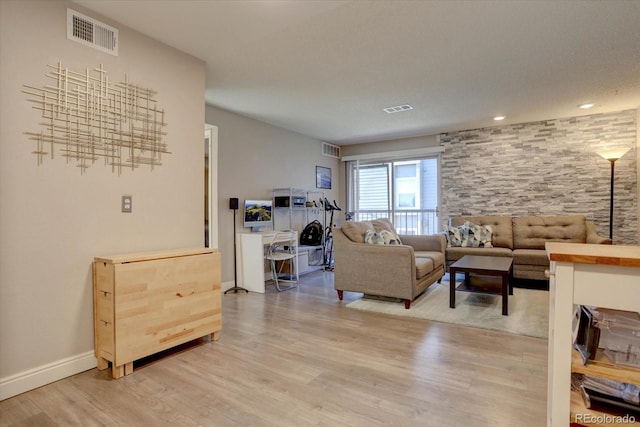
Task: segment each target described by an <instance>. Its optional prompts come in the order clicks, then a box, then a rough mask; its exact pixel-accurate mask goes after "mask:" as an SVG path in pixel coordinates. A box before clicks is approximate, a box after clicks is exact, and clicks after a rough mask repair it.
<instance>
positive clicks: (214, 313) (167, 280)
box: [93, 249, 222, 378]
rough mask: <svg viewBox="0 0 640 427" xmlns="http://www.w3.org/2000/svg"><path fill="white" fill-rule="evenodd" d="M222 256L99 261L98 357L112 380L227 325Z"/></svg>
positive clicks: (192, 253)
mask: <svg viewBox="0 0 640 427" xmlns="http://www.w3.org/2000/svg"><path fill="white" fill-rule="evenodd" d="M220 287H221V276H220V254H219V253H218V251H217V250H215V249H184V250H172V251H161V252H149V253H138V254H125V255H115V256H106V257H95V258H94V262H93V295H94V331H95V354H96V357H97V359H98V369H106V368H107V367H108V366H109V362H111V365H112V375H113V378H120V377H122V376H123V375H128V374H130V373H132V372H133V362H134V361H135V360H138V359H141V358H143V357H146V356H149V355H152V354H154V353H157V352H159V351H162V350H166V349H168V348H171V347H174V346H176V345H179V344H183V343H185V342H187V341H191V340H194V339H197V338H201V337H204V336H206V335H211V338H212V339H213V340H217V339H218V333H219V331H220V329H221V326H222V325H221V323H222V308H221V303H222V301H221V293H220V292H221V289H220Z"/></svg>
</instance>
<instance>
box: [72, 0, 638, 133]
mask: <svg viewBox="0 0 640 427" xmlns="http://www.w3.org/2000/svg"><path fill="white" fill-rule="evenodd" d="M75 3H78V4H80V5H82V6H84V7H86V8H88V9H91V10H94V11H96V12H98V13H100V14H103V15H105V16H107V17H108V18H111V19H113V20H115V21H118V22H120V23H121V24H124V25H126V26H128V27H131V28H134V29H136V30H138V31H139V32H141V33H143V34H146V35H148V36H150V37H152V38H154V39H157V40H160V41H162V42H163V43H165V44H167V45H170V46H173V47H175V48H177V49H180V50H182V51H184V52H187V53H190V54H191V55H194V56H196V57H198V58H201V59H202V60H204V61H205V62H206V64H207V90H206V94H205V98H206V102H207V104H210V105H214V106H217V107H220V108H223V109H227V110H230V111H234V112H237V113H239V114H242V115H245V116H249V117H252V118H255V119H258V120H262V121H264V122H267V123H270V124H273V125H276V126H280V127H283V128H286V129H290V130H293V131H296V132H299V133H302V134H305V135H309V136H311V137H315V138H318V139H321V140H324V141H329V142H333V143H336V144H340V145H345V144H353V143H361V142H369V141H378V140H386V139H395V138H403V137H411V136H418V135H432V134H437V133H441V132H447V131H453V130H464V129H473V128H480V127H486V126H494V125H495V124H496V122H494V121H493V120H492V117H494V116H495V115H505V116H506V117H507V118H506V120H504V121H503V122H501V123H505V124H506V123H522V122H529V121H537V120H545V119H551V118H561V117H571V116H578V115H584V114H595V113H602V112H609V111H619V110H624V109H633V108H638V107H639V106H640V1H639V0H629V1H616V0H610V1H579V0H562V1H561V0H554V1H516V0H511V1H509V0H501V1H473V0H472V1H456V0H452V1H447V0H431V1H428V0H425V1H391V0H387V1H383V0H378V1H365V0H356V1H319V0H316V1H303V0H293V1H257V0H253V1H248V0H246V1H242V0H237V1H221V0H218V1H205V0H199V1H195V0H164V1H150V0H147V1H142V0H139V1H130V0H75ZM587 101H590V102H593V103H595V104H596V106H595V107H594V108H592V109H591V110H581V109H579V108H577V105H578V104H580V103H583V102H587ZM401 104H410V105H412V106H413V110H410V111H407V112H401V113H395V114H387V113H385V112H383V111H382V109H383V108H385V107H390V106H396V105H401Z"/></svg>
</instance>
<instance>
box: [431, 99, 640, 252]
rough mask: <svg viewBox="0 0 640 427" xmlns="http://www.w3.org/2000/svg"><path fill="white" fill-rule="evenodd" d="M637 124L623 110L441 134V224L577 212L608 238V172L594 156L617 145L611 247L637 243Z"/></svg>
mask: <svg viewBox="0 0 640 427" xmlns="http://www.w3.org/2000/svg"><path fill="white" fill-rule="evenodd" d="M637 120H638V113H637V111H636V110H626V111H621V112H616V113H607V114H594V115H589V116H580V117H572V118H566V119H554V120H545V121H539V122H532V123H524V124H516V125H506V126H499V127H492V128H484V129H475V130H467V131H460V132H451V133H448V134H443V135H440V143H441V145H443V146H444V148H445V151H444V153H442V164H441V180H442V207H441V217H440V218H441V223H442V224H441V225H444V224H446V222H447V221H448V219H449V218H450V217H451V216H455V215H463V214H464V215H466V214H474V215H513V216H525V215H561V214H584V215H585V216H586V217H587V219H589V220H593V221H594V222H595V223H596V227H597V229H598V232H599V234H601V235H602V236H607V237H608V235H609V202H610V177H611V167H610V163H609V161H607V160H605V159H603V158H602V157H600V156H599V155H598V154H597V152H598V151H599V150H601V149H604V148H606V147H608V146H614V145H616V146H617V145H621V144H624V145H627V146H628V147H629V148H630V150H629V151H628V152H627V153H626V154H625V155H624V156H623V157H622V158H621V159H620V160H618V161H617V162H616V163H615V191H614V196H615V203H614V220H613V223H614V241H615V242H616V243H621V244H622V243H624V244H637V243H638V218H637V215H638V188H637V172H636V169H637V160H636V159H637V154H636V150H637V147H636V138H637V137H636V132H637Z"/></svg>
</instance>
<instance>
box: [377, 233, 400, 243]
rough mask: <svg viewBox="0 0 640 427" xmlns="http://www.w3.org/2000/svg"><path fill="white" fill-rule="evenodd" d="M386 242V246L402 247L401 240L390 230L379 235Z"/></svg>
mask: <svg viewBox="0 0 640 427" xmlns="http://www.w3.org/2000/svg"><path fill="white" fill-rule="evenodd" d="M378 234H380V237H382V239H383V240H384V244H385V245H401V244H402V243H401V242H400V239H399V238H398V236H396V235H395V234H394V233H392V232H391V231H389V230H380V232H379V233H378Z"/></svg>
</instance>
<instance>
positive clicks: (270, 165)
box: [206, 106, 341, 287]
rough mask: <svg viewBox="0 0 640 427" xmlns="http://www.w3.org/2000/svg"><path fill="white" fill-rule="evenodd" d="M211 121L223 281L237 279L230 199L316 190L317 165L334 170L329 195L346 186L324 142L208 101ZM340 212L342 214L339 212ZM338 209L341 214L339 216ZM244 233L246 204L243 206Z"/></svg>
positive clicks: (239, 213)
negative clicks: (215, 139)
mask: <svg viewBox="0 0 640 427" xmlns="http://www.w3.org/2000/svg"><path fill="white" fill-rule="evenodd" d="M206 122H207V123H208V124H211V125H215V126H218V167H219V174H218V206H219V209H218V225H219V237H218V239H219V240H218V241H219V246H220V250H221V252H222V281H223V282H226V283H225V285H226V287H229V286H230V282H232V281H233V211H232V210H230V209H229V199H230V198H231V197H238V198H239V199H240V203H241V204H242V202H243V200H244V199H252V198H271V197H272V195H273V189H274V188H284V187H296V188H303V189H309V190H315V189H316V180H315V176H316V175H315V172H316V166H325V167H330V168H331V169H332V178H333V182H332V189H331V190H325V191H326V196H327V198H328V199H329V200H333V199H337V198H338V189H339V188H340V187H341V182H340V177H339V174H338V167H339V165H340V162H339V161H338V159H334V158H331V157H327V156H323V155H322V142H321V141H319V140H317V139H313V138H310V137H308V136H304V135H301V134H298V133H295V132H291V131H288V130H285V129H282V128H278V127H274V126H271V125H268V124H266V123H264V122H260V121H258V120H253V119H250V118H247V117H244V116H240V115H238V114H234V113H231V112H229V111H225V110H221V109H219V108H215V107H211V106H207V108H206ZM338 214H339V213H338ZM338 214H336V217H337V216H338ZM236 224H237V227H238V232H241V231H249V230H248V229H243V228H242V209H240V210H238V211H237V218H236Z"/></svg>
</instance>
